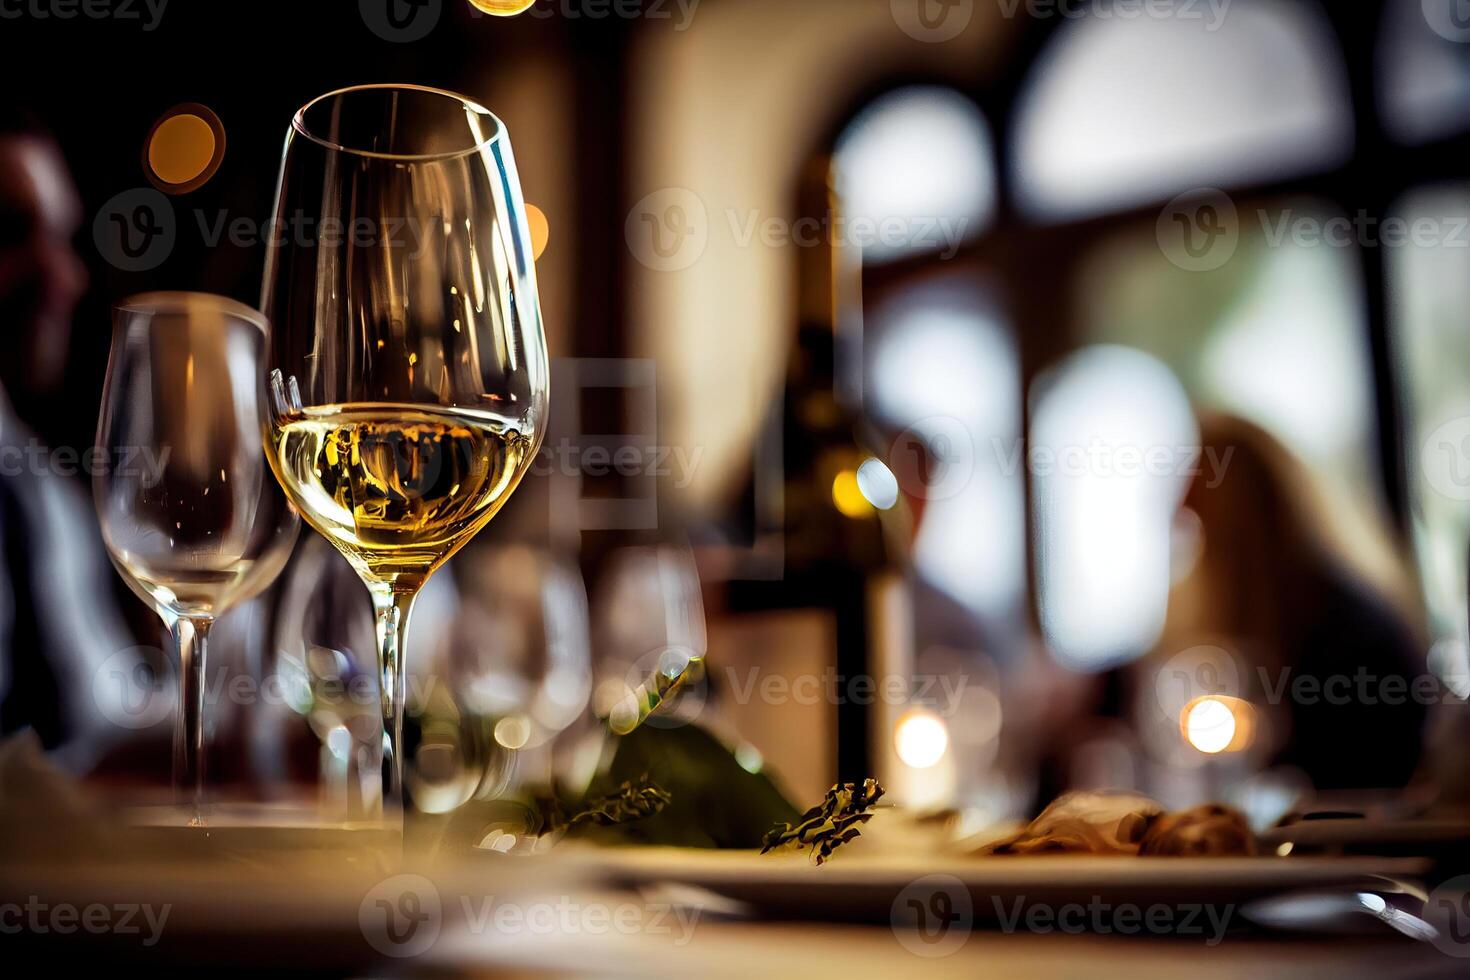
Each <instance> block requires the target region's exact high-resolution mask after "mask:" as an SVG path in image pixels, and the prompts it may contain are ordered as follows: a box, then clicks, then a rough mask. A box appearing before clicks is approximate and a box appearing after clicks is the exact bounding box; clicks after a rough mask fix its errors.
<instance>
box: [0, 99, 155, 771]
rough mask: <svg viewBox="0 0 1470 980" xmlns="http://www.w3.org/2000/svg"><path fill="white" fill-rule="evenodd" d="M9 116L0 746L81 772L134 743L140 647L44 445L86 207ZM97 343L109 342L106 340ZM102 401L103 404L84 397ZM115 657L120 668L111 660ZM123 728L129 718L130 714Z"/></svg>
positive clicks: (0, 256)
mask: <svg viewBox="0 0 1470 980" xmlns="http://www.w3.org/2000/svg"><path fill="white" fill-rule="evenodd" d="M6 113H7V110H0V385H3V389H0V736H6V735H11V734H13V733H15V732H18V731H21V730H23V729H27V728H29V729H32V730H34V731H35V733H36V734H37V735H38V736H39V738H40V740H41V742H42V744H43V745H44V746H45V747H46V748H47V749H49V750H54V751H53V752H52V755H53V758H55V759H56V760H57V761H58V762H60V763H62V764H63V765H66V766H68V767H69V768H73V769H85V768H87V767H89V766H90V765H91V764H92V763H94V762H95V761H96V760H97V758H98V757H99V756H100V755H101V754H102V753H103V752H105V751H106V750H108V749H109V748H110V746H111V745H113V744H114V743H116V742H117V741H119V740H120V739H121V738H122V736H124V735H125V734H127V730H126V728H125V727H120V726H118V725H116V724H113V723H111V722H109V721H108V718H109V717H113V718H116V717H120V716H119V715H118V714H116V713H113V712H110V711H109V708H112V707H115V705H111V704H109V703H107V702H108V700H109V699H111V698H113V697H114V696H116V697H117V698H118V699H119V700H120V699H121V698H122V686H121V685H120V684H112V683H108V681H107V678H106V677H101V680H100V682H99V672H100V671H104V670H112V669H114V668H116V669H118V670H125V669H127V666H128V664H127V662H126V660H127V658H131V657H132V653H131V649H132V645H133V641H132V639H131V638H130V636H129V634H128V633H127V631H126V630H125V628H124V627H123V624H122V622H121V620H120V619H119V617H118V614H117V611H116V607H115V604H114V601H113V596H112V592H111V591H110V590H111V581H110V574H111V573H110V568H109V566H108V562H107V559H106V557H105V555H104V554H103V551H102V547H101V540H100V536H99V534H98V531H97V520H96V517H95V516H94V514H93V510H92V507H91V505H90V502H89V500H88V499H87V496H86V492H85V488H84V487H83V486H81V485H80V484H79V482H78V481H77V480H76V479H75V478H73V477H70V476H63V475H60V473H58V472H57V470H58V469H63V468H64V469H66V470H67V471H72V470H75V469H77V466H76V465H75V464H76V460H77V458H78V457H79V456H80V449H78V450H77V451H76V453H75V454H70V453H69V454H68V458H69V459H70V460H71V462H69V463H67V464H66V465H65V467H63V466H61V465H59V464H58V465H52V464H53V461H54V460H55V459H56V457H54V456H53V455H52V453H51V450H50V448H49V447H45V446H44V445H43V444H42V443H41V441H40V439H39V438H38V437H37V436H36V434H35V424H36V422H37V421H38V420H40V419H42V418H43V416H42V415H41V413H42V412H43V411H44V407H45V405H46V398H47V396H48V395H51V394H52V393H54V392H55V391H56V390H57V389H58V388H59V386H60V383H61V378H62V373H63V368H64V366H65V363H66V358H67V352H68V346H69V342H70V336H71V317H72V312H73V310H74V308H75V306H76V303H77V301H78V299H79V298H80V296H81V293H82V290H83V289H84V287H85V285H86V272H85V269H84V267H83V265H82V262H81V260H80V259H79V258H78V256H77V254H76V252H75V251H73V249H72V244H71V240H72V236H73V235H74V234H75V233H76V231H77V229H78V227H79V225H80V224H81V218H82V215H81V202H80V201H79V200H78V197H77V192H76V189H75V187H74V186H73V184H72V180H71V177H70V175H69V174H68V171H67V168H66V164H65V162H64V161H63V160H62V157H61V152H60V150H59V148H58V147H57V145H56V144H55V142H54V141H53V140H52V139H51V138H50V137H48V136H47V135H46V134H45V133H44V131H42V130H40V129H39V128H38V127H36V126H35V125H34V124H32V123H31V122H30V121H28V120H26V119H23V118H21V117H19V116H17V115H7V114H6ZM99 342H105V341H102V340H99ZM87 397H89V398H90V397H95V393H92V392H89V393H87ZM109 658H112V659H109ZM121 717H125V715H123V716H121Z"/></svg>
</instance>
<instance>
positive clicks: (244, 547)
mask: <svg viewBox="0 0 1470 980" xmlns="http://www.w3.org/2000/svg"><path fill="white" fill-rule="evenodd" d="M265 330H266V324H265V320H264V318H263V317H262V316H261V314H259V313H258V312H256V311H255V310H252V309H250V308H249V307H247V306H244V305H242V304H240V303H236V302H234V301H232V300H228V299H225V298H223V297H219V296H209V295H205V294H202V293H150V294H146V295H142V296H136V297H133V298H132V299H129V300H126V301H124V302H123V303H121V304H120V305H119V306H118V307H117V309H116V311H115V317H114V327H113V334H112V350H111V354H110V356H109V358H108V365H107V382H106V386H105V388H104V390H103V394H102V411H101V416H100V418H99V420H98V426H97V447H98V450H99V451H100V452H102V453H104V454H105V456H104V458H105V459H106V461H107V465H99V466H98V467H97V469H96V472H95V476H94V478H93V492H94V497H95V502H96V506H97V515H98V518H99V520H100V521H101V525H102V536H103V540H104V541H105V542H106V545H107V550H108V553H109V554H110V555H111V557H112V561H113V564H114V565H116V567H117V569H118V572H119V573H120V574H121V575H122V577H123V579H124V580H125V581H126V582H127V583H128V585H129V586H130V587H131V588H132V589H133V591H135V592H136V593H137V594H138V595H139V596H141V597H142V598H143V599H144V600H145V601H146V602H148V603H149V604H150V605H151V606H152V607H153V608H154V609H155V610H156V611H157V612H158V614H159V616H160V617H162V619H163V621H164V622H165V623H166V624H167V625H168V627H169V629H170V630H171V631H172V632H173V636H174V640H175V643H176V644H177V648H178V656H179V668H180V669H179V683H180V697H179V707H178V712H177V715H176V720H175V726H174V788H175V793H176V795H177V796H178V797H179V798H180V802H183V801H185V800H192V803H193V819H194V820H195V821H199V820H200V819H201V814H200V805H201V803H202V797H203V786H204V758H203V752H204V696H205V665H206V659H207V657H206V649H207V643H208V638H209V631H210V627H211V626H212V625H213V624H214V622H215V621H216V620H217V619H218V618H219V617H220V616H221V615H223V614H224V612H225V611H226V610H227V609H229V608H231V607H233V606H235V605H237V604H239V603H241V602H244V601H245V600H247V599H249V598H250V597H252V596H254V595H255V594H257V593H259V592H260V591H261V590H262V589H264V588H265V587H266V586H267V585H269V584H270V582H271V581H272V580H273V579H274V578H275V577H276V575H277V574H278V573H279V572H280V570H281V568H282V567H283V566H284V564H285V562H286V560H287V558H288V557H289V556H290V553H291V549H292V547H293V545H294V544H295V541H296V534H297V530H298V521H297V517H296V513H295V511H294V510H292V509H291V508H290V507H289V506H288V505H287V503H286V500H285V497H284V496H283V495H282V494H281V491H280V488H279V487H278V486H276V482H275V480H273V479H272V478H271V476H270V474H269V472H268V471H267V469H266V462H265V452H264V448H263V446H262V434H261V428H260V419H261V417H262V416H261V412H260V404H259V403H260V398H261V394H262V387H261V377H262V370H261V365H262V358H263V355H264V349H265Z"/></svg>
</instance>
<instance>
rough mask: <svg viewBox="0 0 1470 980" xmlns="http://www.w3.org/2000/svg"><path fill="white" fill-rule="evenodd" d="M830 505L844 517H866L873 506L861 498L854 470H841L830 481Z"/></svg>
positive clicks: (861, 490) (865, 498)
mask: <svg viewBox="0 0 1470 980" xmlns="http://www.w3.org/2000/svg"><path fill="white" fill-rule="evenodd" d="M832 504H833V506H835V507H836V508H837V509H838V510H839V511H841V512H842V514H843V516H845V517H852V518H858V517H867V516H868V515H869V514H871V513H872V512H873V505H872V504H870V503H868V498H867V497H865V496H863V488H862V486H861V485H860V484H859V483H858V475H857V471H856V470H843V471H842V472H841V473H838V474H837V478H836V479H834V480H833V481H832Z"/></svg>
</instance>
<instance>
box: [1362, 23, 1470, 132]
mask: <svg viewBox="0 0 1470 980" xmlns="http://www.w3.org/2000/svg"><path fill="white" fill-rule="evenodd" d="M1378 42H1379V43H1378V58H1377V61H1378V65H1377V69H1378V105H1379V113H1380V115H1381V116H1382V118H1383V126H1384V128H1385V129H1386V130H1387V131H1388V133H1389V135H1390V136H1392V137H1393V138H1394V139H1396V140H1398V141H1399V142H1401V143H1411V144H1413V143H1424V142H1427V141H1429V140H1432V139H1437V138H1439V137H1441V136H1447V135H1449V134H1451V133H1457V132H1461V131H1463V130H1465V129H1466V128H1467V127H1470V16H1467V15H1466V13H1465V7H1464V5H1463V4H1462V3H1460V0H1389V2H1388V3H1387V4H1386V5H1385V8H1384V14H1383V26H1382V30H1381V33H1380V35H1379V39H1378Z"/></svg>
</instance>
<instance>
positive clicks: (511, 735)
mask: <svg viewBox="0 0 1470 980" xmlns="http://www.w3.org/2000/svg"><path fill="white" fill-rule="evenodd" d="M451 570H452V571H453V573H454V576H453V578H454V583H455V590H454V592H455V603H456V605H455V609H454V615H453V618H452V621H451V626H450V628H449V630H448V631H447V634H446V637H445V641H446V642H445V651H444V657H443V659H444V664H443V667H442V674H443V676H444V677H445V678H447V679H448V681H449V685H450V691H452V693H453V695H454V699H455V701H456V703H457V706H458V709H459V711H460V713H461V714H462V715H464V716H466V717H468V718H469V719H472V720H473V722H474V724H473V725H472V726H471V729H472V731H474V732H475V733H476V734H477V736H478V737H479V740H480V741H481V742H482V743H483V744H482V746H481V748H480V749H479V750H478V751H476V752H473V753H467V755H469V756H472V757H473V758H475V759H476V760H478V761H479V763H480V769H479V772H478V773H477V778H476V785H475V786H474V795H475V796H476V797H478V798H480V799H488V798H492V797H495V796H497V795H499V794H500V793H502V792H504V791H505V790H506V789H507V788H509V787H510V786H512V785H513V784H521V785H525V784H532V783H535V784H542V785H550V784H551V783H552V781H553V779H552V771H553V755H552V742H553V741H554V740H555V739H556V738H557V736H559V735H560V734H561V733H562V732H564V731H566V730H567V729H569V728H571V727H572V726H573V725H574V724H575V723H576V722H577V721H578V720H579V719H580V718H581V717H582V715H583V713H584V712H585V710H586V708H587V701H588V698H589V696H590V694H591V690H592V667H591V652H590V642H591V641H590V637H589V634H588V623H587V590H586V588H585V586H584V585H583V583H582V574H581V571H580V570H579V569H578V568H577V567H576V565H575V564H573V563H571V562H568V561H565V560H563V559H560V558H558V557H557V556H555V555H553V554H551V553H549V552H546V551H541V550H537V549H534V548H531V547H528V546H525V545H501V546H497V547H493V548H476V549H473V550H471V551H469V552H466V553H463V554H461V555H460V556H459V557H458V558H456V559H455V561H454V565H453V567H452V569H451Z"/></svg>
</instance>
